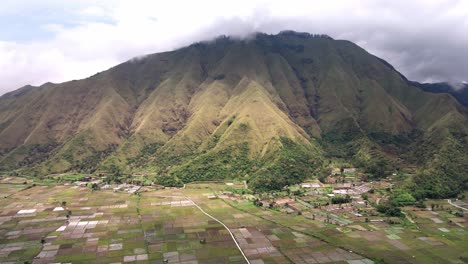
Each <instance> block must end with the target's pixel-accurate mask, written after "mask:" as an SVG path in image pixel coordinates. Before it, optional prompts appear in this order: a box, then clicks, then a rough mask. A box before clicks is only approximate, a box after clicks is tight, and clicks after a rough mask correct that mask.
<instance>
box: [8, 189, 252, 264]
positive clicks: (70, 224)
mask: <svg viewBox="0 0 468 264" xmlns="http://www.w3.org/2000/svg"><path fill="white" fill-rule="evenodd" d="M159 196H160V195H159V194H158V192H146V193H142V194H141V195H129V194H127V193H119V192H112V191H98V192H91V191H90V190H89V189H87V188H80V187H70V186H56V187H44V186H37V187H33V188H31V189H28V190H25V191H22V192H21V193H17V194H14V195H12V196H10V197H9V198H7V199H3V200H1V204H0V207H1V208H2V209H1V211H0V262H9V261H11V262H23V261H33V263H52V262H72V263H112V262H120V263H123V262H142V263H147V262H151V263H163V261H164V260H167V261H168V262H169V263H244V259H243V258H242V255H241V253H240V251H239V250H238V249H237V247H236V246H235V244H234V241H233V240H232V238H231V237H230V235H229V234H228V232H227V230H226V229H225V228H224V227H223V226H222V225H220V224H219V223H217V222H214V221H212V220H211V219H210V218H208V217H207V216H205V215H204V214H202V213H201V212H200V211H199V210H198V209H196V208H195V207H194V206H193V203H191V202H189V201H187V199H172V198H164V197H159Z"/></svg>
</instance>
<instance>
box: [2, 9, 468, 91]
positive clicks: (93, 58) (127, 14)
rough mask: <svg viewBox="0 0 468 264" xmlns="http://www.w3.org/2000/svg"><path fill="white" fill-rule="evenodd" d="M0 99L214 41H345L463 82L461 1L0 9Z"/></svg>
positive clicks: (407, 69) (422, 74)
mask: <svg viewBox="0 0 468 264" xmlns="http://www.w3.org/2000/svg"><path fill="white" fill-rule="evenodd" d="M1 2H2V3H1V5H0V94H3V93H5V92H7V91H11V90H14V89H17V88H19V87H21V86H23V85H26V84H33V85H40V84H43V83H44V82H48V81H51V82H62V81H66V80H72V79H80V78H85V77H87V76H90V75H92V74H94V73H96V72H98V71H102V70H106V69H108V68H110V67H112V66H114V65H116V64H118V63H120V62H123V61H126V60H128V59H130V58H132V57H135V56H139V55H142V54H148V53H155V52H160V51H167V50H172V49H175V48H178V47H181V46H185V45H188V44H190V43H192V42H196V41H201V40H207V39H211V38H213V37H216V36H218V35H235V36H246V35H248V34H250V33H252V32H257V31H261V32H265V33H278V32H279V31H281V30H296V31H305V32H310V33H317V34H327V35H329V36H331V37H333V38H335V39H347V40H351V41H353V42H355V43H357V44H358V45H360V46H362V47H363V48H365V49H367V50H368V51H369V52H371V53H373V54H375V55H377V56H379V57H381V58H384V59H385V60H387V61H389V62H390V63H391V64H392V65H393V66H395V67H396V69H397V70H399V71H400V72H402V73H403V74H404V75H406V76H407V77H408V78H409V79H412V80H417V81H422V82H434V81H451V82H454V83H455V82H462V81H468V48H467V47H468V1H466V0H458V1H457V0H439V1H433V0H393V1H379V0H368V1H366V0H363V1H351V0H343V1H338V0H326V1H311V0H304V1H294V0H287V1H284V0H283V1H261V0H259V1H254V0H245V1H244V0H231V1H221V0H212V1H202V0H197V1H192V0H187V1H177V0H171V1H169V0H164V1H158V0H141V1H138V0H114V1H111V0H100V1H91V0H79V1H78V0H76V1H65V0H2V1H1Z"/></svg>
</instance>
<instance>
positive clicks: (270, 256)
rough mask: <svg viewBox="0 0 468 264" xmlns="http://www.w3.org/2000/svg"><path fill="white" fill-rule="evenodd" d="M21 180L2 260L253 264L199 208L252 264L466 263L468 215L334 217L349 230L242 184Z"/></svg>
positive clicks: (0, 224)
mask: <svg viewBox="0 0 468 264" xmlns="http://www.w3.org/2000/svg"><path fill="white" fill-rule="evenodd" d="M10 181H11V179H10ZM12 182H14V181H12ZM22 182H23V181H22V180H21V181H18V183H21V184H17V185H15V186H22V188H19V187H18V188H12V189H9V188H8V190H9V193H8V194H7V195H5V196H4V198H2V199H1V200H0V208H1V209H0V262H12V263H23V262H26V261H27V262H30V263H51V262H62V263H63V262H68V263H69V262H72V263H186V264H188V263H246V260H245V259H244V257H243V255H242V253H241V251H240V250H239V248H238V247H237V246H236V243H235V242H234V240H233V238H232V237H231V235H230V233H229V231H228V230H227V229H226V228H225V227H224V226H223V225H222V224H220V223H219V222H217V221H215V220H213V219H212V218H210V217H209V216H207V215H205V214H204V213H203V212H202V210H203V211H204V212H206V213H207V214H209V215H210V216H212V217H213V218H215V219H217V220H219V221H221V222H222V223H224V224H225V225H226V226H227V227H228V228H229V230H230V231H231V232H232V234H233V235H234V237H235V240H236V242H237V243H238V244H239V246H240V248H241V250H242V252H243V253H244V254H245V256H246V258H247V259H248V260H249V261H250V263H256V264H258V263H351V264H358V263H379V262H381V263H431V262H439V263H440V262H446V263H460V261H463V260H466V257H468V256H467V255H466V241H467V237H468V236H467V229H466V224H465V218H463V217H456V216H454V215H453V214H451V213H449V212H448V211H446V210H439V211H437V210H434V211H431V210H416V209H415V208H413V207H406V208H404V211H405V212H406V213H407V214H408V218H409V219H411V221H412V222H410V221H409V220H408V221H406V220H405V221H403V222H401V223H397V224H389V223H387V222H370V221H364V219H359V218H352V217H349V216H347V215H349V212H348V213H347V212H346V210H344V209H343V212H341V211H335V212H334V215H335V216H336V218H333V219H337V220H339V219H345V220H347V221H345V224H343V223H340V222H339V221H334V220H331V221H326V219H322V218H320V217H318V216H319V211H318V209H316V208H309V207H303V208H300V213H298V212H297V211H295V212H294V213H287V212H284V211H283V210H278V209H277V208H276V209H270V208H267V207H263V206H256V205H254V204H253V203H252V200H251V197H249V196H248V195H234V194H231V192H227V191H226V190H232V189H233V188H243V185H242V184H237V185H233V184H230V185H227V184H225V183H199V184H190V185H187V186H186V187H185V188H166V189H164V188H163V189H161V188H156V187H150V186H149V187H142V188H141V189H138V191H137V192H134V193H133V194H130V193H129V192H127V191H121V190H119V189H117V190H116V189H105V190H93V189H91V188H89V187H82V186H78V185H71V184H66V185H62V184H60V185H51V186H46V185H40V184H38V185H36V186H34V185H32V184H31V183H27V184H23V183H22ZM11 185H12V186H13V185H14V184H13V183H12V184H11ZM23 185H24V186H23ZM249 199H250V200H249ZM434 203H440V204H441V205H442V204H444V206H445V207H446V208H448V207H449V206H450V205H449V204H448V203H447V202H446V201H442V200H439V201H434ZM196 205H198V206H199V207H200V209H199V208H198V207H197V206H196ZM322 211H323V212H325V213H324V214H326V212H327V211H326V210H325V209H324V210H322ZM311 215H317V218H315V219H313V218H312V216H311ZM405 219H406V218H405Z"/></svg>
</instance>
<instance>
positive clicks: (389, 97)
mask: <svg viewBox="0 0 468 264" xmlns="http://www.w3.org/2000/svg"><path fill="white" fill-rule="evenodd" d="M427 86H428V85H422V84H418V83H415V82H411V81H409V80H407V79H406V78H405V77H404V76H403V75H402V74H401V73H399V72H398V71H396V70H395V69H394V68H393V67H392V66H391V65H390V64H389V63H387V62H385V61H384V60H382V59H380V58H378V57H376V56H374V55H372V54H370V53H368V52H367V51H365V50H364V49H362V48H360V47H359V46H357V45H356V44H354V43H352V42H349V41H345V40H334V39H332V38H330V37H328V36H326V35H311V34H308V33H298V32H293V31H285V32H281V33H279V34H277V35H267V34H262V33H258V34H256V35H255V36H253V37H252V38H249V39H247V40H239V39H233V38H230V37H219V38H217V39H215V40H213V41H209V42H200V43H195V44H192V45H190V46H187V47H184V48H181V49H177V50H174V51H170V52H163V53H157V54H151V55H146V56H143V57H139V58H135V59H132V60H130V61H127V62H125V63H122V64H120V65H117V66H115V67H113V68H111V69H109V70H106V71H103V72H100V73H97V74H95V75H93V76H91V77H89V78H86V79H83V80H74V81H69V82H65V83H60V84H54V83H46V84H44V85H42V86H39V87H33V86H25V87H23V88H20V89H18V90H16V91H13V92H10V93H7V94H5V95H3V96H1V97H0V171H3V172H5V173H22V174H30V175H35V176H38V177H43V176H45V175H48V174H52V173H62V172H90V173H91V172H93V173H105V172H108V173H114V174H119V175H120V174H123V175H125V174H128V175H131V174H135V173H139V174H145V175H153V177H154V180H155V181H157V182H160V183H162V184H169V185H171V184H172V185H179V184H181V183H183V182H189V181H194V180H207V179H224V178H239V179H245V180H247V181H248V182H249V184H250V185H251V186H252V187H253V188H257V189H280V188H282V187H283V186H284V185H288V184H294V183H298V182H300V181H302V180H304V179H305V178H309V177H321V176H322V175H324V174H326V172H327V170H328V169H329V167H330V166H332V164H336V163H337V162H338V163H340V164H344V163H346V164H349V165H351V166H356V167H359V168H362V169H363V170H364V171H366V172H367V173H369V174H370V175H371V176H372V177H385V176H388V175H390V174H391V173H393V172H394V171H402V172H403V171H404V172H407V173H409V174H411V175H412V176H410V178H409V179H408V188H411V189H412V190H413V192H414V193H415V194H416V195H418V196H421V197H445V196H453V195H455V194H457V193H459V192H460V191H461V190H463V189H466V188H467V184H468V179H467V177H468V176H467V175H468V173H467V168H468V153H467V149H468V144H467V139H468V137H467V134H468V121H467V120H468V119H467V117H468V111H467V108H466V106H463V105H462V104H460V103H459V102H458V101H457V100H456V99H455V98H454V97H453V96H452V95H450V94H448V93H432V92H427V90H428V89H426V87H427Z"/></svg>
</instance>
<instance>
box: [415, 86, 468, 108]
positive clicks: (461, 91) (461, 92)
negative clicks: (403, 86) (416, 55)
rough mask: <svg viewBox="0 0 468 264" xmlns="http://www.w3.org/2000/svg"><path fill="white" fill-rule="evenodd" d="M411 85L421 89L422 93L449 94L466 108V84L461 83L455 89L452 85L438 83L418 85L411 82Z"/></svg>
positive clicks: (467, 87)
mask: <svg viewBox="0 0 468 264" xmlns="http://www.w3.org/2000/svg"><path fill="white" fill-rule="evenodd" d="M411 85H413V86H416V87H419V88H421V89H422V90H423V91H426V92H431V93H448V94H451V95H452V96H453V97H455V99H457V100H458V102H460V104H462V105H464V106H465V107H468V83H461V84H460V87H458V88H457V89H455V88H454V87H453V86H452V85H450V84H449V83H446V82H439V83H418V82H411Z"/></svg>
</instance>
